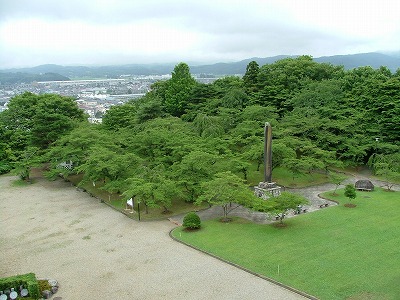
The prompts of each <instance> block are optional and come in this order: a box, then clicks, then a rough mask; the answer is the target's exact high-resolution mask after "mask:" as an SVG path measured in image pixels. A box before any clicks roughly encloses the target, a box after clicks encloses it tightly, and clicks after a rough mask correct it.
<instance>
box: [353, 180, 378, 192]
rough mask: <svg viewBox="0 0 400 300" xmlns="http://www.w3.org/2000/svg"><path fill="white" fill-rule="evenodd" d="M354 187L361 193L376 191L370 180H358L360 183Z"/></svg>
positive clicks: (357, 182)
mask: <svg viewBox="0 0 400 300" xmlns="http://www.w3.org/2000/svg"><path fill="white" fill-rule="evenodd" d="M354 186H355V188H356V190H359V191H368V192H370V191H373V190H374V185H373V184H372V182H371V181H369V180H358V181H356V183H355V184H354Z"/></svg>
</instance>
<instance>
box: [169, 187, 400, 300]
mask: <svg viewBox="0 0 400 300" xmlns="http://www.w3.org/2000/svg"><path fill="white" fill-rule="evenodd" d="M337 193H338V194H339V196H336V197H333V196H331V192H328V193H325V197H330V198H333V199H334V200H336V201H339V202H340V205H338V206H333V207H329V208H324V209H321V210H319V211H317V212H313V213H308V214H303V215H300V216H297V217H295V218H291V219H287V220H285V222H286V224H287V227H285V228H279V227H276V226H273V225H259V224H253V223H250V222H248V221H246V220H242V219H235V220H234V221H233V222H231V223H221V222H219V221H218V220H212V221H206V222H204V223H202V229H201V230H199V231H195V232H186V231H185V230H183V229H182V228H177V229H176V230H175V231H174V232H173V235H174V236H175V237H177V238H178V239H181V240H182V241H184V242H186V243H189V244H191V245H194V246H196V247H198V248H200V249H203V250H206V251H208V252H210V253H213V254H215V255H217V256H219V257H221V258H223V259H226V260H228V261H231V262H234V263H236V264H239V265H241V266H243V267H245V268H247V269H249V270H252V271H254V272H257V273H259V274H262V275H265V276H268V277H271V278H273V279H275V280H277V281H280V282H282V283H284V284H287V285H289V286H292V287H294V288H296V289H299V290H302V291H304V292H306V293H309V294H311V295H314V296H316V297H318V298H320V299H352V300H356V299H357V300H361V299H376V300H378V299H379V300H382V299H383V300H385V299H393V300H394V299H400V229H399V227H400V217H399V211H400V192H386V191H384V190H382V189H376V190H375V191H373V192H357V198H356V199H354V200H352V201H351V203H354V204H356V205H357V206H356V207H355V208H347V207H344V206H343V204H345V203H348V202H349V201H348V199H347V198H345V197H344V196H343V190H338V191H337Z"/></svg>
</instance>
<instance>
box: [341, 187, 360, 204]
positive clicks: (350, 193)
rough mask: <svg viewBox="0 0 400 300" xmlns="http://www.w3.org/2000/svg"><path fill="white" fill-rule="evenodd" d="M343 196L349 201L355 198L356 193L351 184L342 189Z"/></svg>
mask: <svg viewBox="0 0 400 300" xmlns="http://www.w3.org/2000/svg"><path fill="white" fill-rule="evenodd" d="M344 196H345V197H347V198H349V201H350V200H351V199H355V198H356V196H357V193H356V188H355V187H354V185H352V184H347V185H346V187H345V188H344Z"/></svg>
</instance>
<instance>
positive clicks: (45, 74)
mask: <svg viewBox="0 0 400 300" xmlns="http://www.w3.org/2000/svg"><path fill="white" fill-rule="evenodd" d="M287 57H293V58H294V57H297V56H288V55H279V56H274V57H266V58H258V57H254V58H249V59H245V60H242V61H238V62H231V63H216V64H210V65H193V66H190V70H191V73H192V74H212V75H234V74H244V73H245V71H246V66H247V65H248V63H249V62H250V61H253V60H254V61H256V62H257V63H258V64H259V65H260V66H262V65H265V64H271V63H274V62H276V61H277V60H280V59H283V58H287ZM314 61H316V62H320V63H331V64H333V65H342V66H344V68H345V69H353V68H357V67H361V66H371V67H372V68H374V69H376V68H379V67H380V66H386V67H388V68H389V69H390V70H391V71H392V72H395V71H396V70H397V69H398V68H400V53H392V54H382V53H375V52H374V53H362V54H351V55H334V56H323V57H318V58H314ZM174 67H175V64H127V65H117V66H100V67H87V66H60V65H52V64H49V65H41V66H37V67H32V68H19V69H5V70H0V82H1V83H2V84H4V83H12V82H32V81H46V80H68V79H69V78H72V79H76V78H118V77H120V76H121V75H163V74H170V73H171V72H172V71H173V69H174ZM33 75H34V76H33Z"/></svg>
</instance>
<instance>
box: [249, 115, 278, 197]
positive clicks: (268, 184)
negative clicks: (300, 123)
mask: <svg viewBox="0 0 400 300" xmlns="http://www.w3.org/2000/svg"><path fill="white" fill-rule="evenodd" d="M254 194H255V195H256V196H258V197H260V198H263V199H265V200H266V199H268V198H270V197H276V196H279V195H280V194H281V187H280V186H277V185H276V183H275V182H272V127H271V125H270V124H269V123H268V122H266V123H265V126H264V181H263V182H260V183H259V184H258V186H255V187H254Z"/></svg>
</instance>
